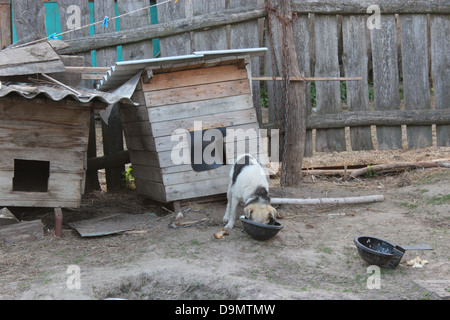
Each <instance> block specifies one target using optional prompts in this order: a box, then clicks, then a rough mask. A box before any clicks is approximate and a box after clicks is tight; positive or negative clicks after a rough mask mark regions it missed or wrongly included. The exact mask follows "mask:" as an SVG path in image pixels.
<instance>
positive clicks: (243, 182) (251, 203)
mask: <svg viewBox="0 0 450 320" xmlns="http://www.w3.org/2000/svg"><path fill="white" fill-rule="evenodd" d="M230 179H231V181H230V184H229V185H228V192H227V198H228V203H227V210H226V212H225V215H224V217H223V222H224V224H226V225H225V228H226V229H228V230H231V229H233V227H234V220H235V219H236V207H237V206H238V204H239V202H240V201H241V202H243V203H244V204H245V208H244V213H245V215H246V217H247V219H250V220H253V221H255V222H259V223H265V224H268V223H269V222H270V221H271V219H274V218H275V216H276V214H277V210H276V209H275V208H274V207H272V206H271V205H270V198H269V183H268V181H267V175H266V173H265V172H264V169H263V168H262V167H261V165H260V164H259V163H258V161H257V160H256V159H255V157H253V156H252V155H250V154H244V155H241V156H239V157H238V158H237V160H236V162H235V163H234V165H233V167H232V168H231V171H230Z"/></svg>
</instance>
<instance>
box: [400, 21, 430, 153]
mask: <svg viewBox="0 0 450 320" xmlns="http://www.w3.org/2000/svg"><path fill="white" fill-rule="evenodd" d="M400 21H401V37H402V65H403V68H402V69H403V92H404V100H405V109H406V110H417V109H425V110H429V109H430V108H431V103H430V84H429V81H428V38H427V16H426V15H418V14H416V15H406V14H405V15H401V16H400ZM406 130H407V140H408V148H424V147H429V146H431V145H432V143H433V140H432V135H431V126H407V127H406Z"/></svg>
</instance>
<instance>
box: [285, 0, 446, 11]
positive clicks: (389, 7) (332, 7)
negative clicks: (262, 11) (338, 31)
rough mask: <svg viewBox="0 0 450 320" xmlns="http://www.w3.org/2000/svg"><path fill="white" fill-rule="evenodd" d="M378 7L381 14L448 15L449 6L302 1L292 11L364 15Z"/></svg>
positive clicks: (407, 0)
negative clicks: (375, 6)
mask: <svg viewBox="0 0 450 320" xmlns="http://www.w3.org/2000/svg"><path fill="white" fill-rule="evenodd" d="M373 4H376V5H378V6H379V8H380V11H381V14H405V13H420V14H448V13H450V6H449V5H448V1H446V0H438V1H427V0H378V1H376V2H374V1H371V0H364V1H354V0H340V1H333V0H321V1H308V2H306V1H302V2H294V3H292V10H293V11H294V12H296V13H316V14H366V13H367V8H368V7H369V6H370V5H373Z"/></svg>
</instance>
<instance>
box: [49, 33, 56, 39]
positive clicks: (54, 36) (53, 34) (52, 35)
mask: <svg viewBox="0 0 450 320" xmlns="http://www.w3.org/2000/svg"><path fill="white" fill-rule="evenodd" d="M48 38H49V39H50V40H57V38H56V32H55V33H52V34H51V35H49V36H48Z"/></svg>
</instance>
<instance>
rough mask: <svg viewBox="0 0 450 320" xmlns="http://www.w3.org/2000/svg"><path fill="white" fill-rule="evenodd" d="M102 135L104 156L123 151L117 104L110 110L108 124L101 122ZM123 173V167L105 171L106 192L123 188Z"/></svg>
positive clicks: (118, 166) (119, 166) (120, 122)
mask: <svg viewBox="0 0 450 320" xmlns="http://www.w3.org/2000/svg"><path fill="white" fill-rule="evenodd" d="M102 134H103V152H104V154H105V156H106V155H108V154H112V153H115V152H117V151H123V133H122V121H121V120H120V115H119V105H118V104H115V105H114V107H113V108H112V110H111V114H110V115H109V119H108V124H106V123H105V122H104V121H103V120H102ZM124 171H125V166H124V165H117V166H114V167H110V168H106V169H105V173H106V185H107V190H108V191H111V190H114V189H118V188H121V187H124V183H123V178H124V176H123V174H122V173H123V172H124Z"/></svg>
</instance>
